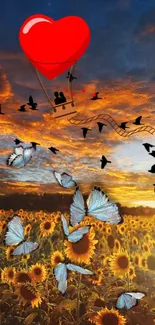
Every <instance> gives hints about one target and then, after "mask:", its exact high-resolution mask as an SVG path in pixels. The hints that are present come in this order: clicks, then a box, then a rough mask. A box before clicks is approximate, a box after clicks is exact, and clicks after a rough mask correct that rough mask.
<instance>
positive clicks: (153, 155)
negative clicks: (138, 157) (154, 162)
mask: <svg viewBox="0 0 155 325" xmlns="http://www.w3.org/2000/svg"><path fill="white" fill-rule="evenodd" d="M149 155H150V156H152V157H154V158H155V151H154V150H153V151H152V152H150V153H149Z"/></svg>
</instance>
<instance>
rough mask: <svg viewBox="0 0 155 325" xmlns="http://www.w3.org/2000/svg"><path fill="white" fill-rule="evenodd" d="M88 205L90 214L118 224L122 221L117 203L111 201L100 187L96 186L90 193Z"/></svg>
mask: <svg viewBox="0 0 155 325" xmlns="http://www.w3.org/2000/svg"><path fill="white" fill-rule="evenodd" d="M87 205H88V212H89V214H90V215H92V216H93V217H96V218H97V219H99V220H101V221H105V222H108V223H111V224H118V223H119V222H120V221H121V217H120V215H119V211H118V207H117V205H116V204H113V203H111V202H110V201H109V199H108V197H107V196H106V195H105V194H104V193H103V192H102V191H101V190H100V189H98V188H94V190H93V191H92V192H91V193H90V195H89V197H88V200H87Z"/></svg>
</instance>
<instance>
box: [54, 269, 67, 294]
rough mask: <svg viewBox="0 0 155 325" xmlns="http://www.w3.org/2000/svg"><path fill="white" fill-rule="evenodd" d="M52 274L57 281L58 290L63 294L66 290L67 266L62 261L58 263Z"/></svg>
mask: <svg viewBox="0 0 155 325" xmlns="http://www.w3.org/2000/svg"><path fill="white" fill-rule="evenodd" d="M54 275H55V278H56V280H57V281H58V290H59V291H60V292H61V293H62V294H64V293H65V292H66V290H67V267H66V265H65V264H64V263H59V264H58V265H57V266H56V267H55V269H54Z"/></svg>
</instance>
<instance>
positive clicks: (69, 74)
mask: <svg viewBox="0 0 155 325" xmlns="http://www.w3.org/2000/svg"><path fill="white" fill-rule="evenodd" d="M67 79H69V82H72V81H73V80H74V79H78V78H76V77H74V76H73V75H72V73H70V72H68V74H67Z"/></svg>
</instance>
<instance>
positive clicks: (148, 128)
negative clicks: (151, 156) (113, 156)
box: [68, 114, 155, 137]
mask: <svg viewBox="0 0 155 325" xmlns="http://www.w3.org/2000/svg"><path fill="white" fill-rule="evenodd" d="M96 120H99V121H101V120H104V121H106V122H108V123H109V124H110V126H111V127H112V128H113V129H114V130H115V131H116V132H117V133H118V134H119V135H120V136H122V137H129V136H131V135H134V134H136V133H139V132H148V133H150V134H152V135H153V134H154V133H155V128H153V127H152V126H149V125H147V126H142V127H139V128H137V129H134V130H132V131H126V130H122V129H121V128H120V127H119V126H118V124H117V123H116V121H115V120H114V119H113V117H112V116H110V115H108V114H100V115H95V116H93V117H90V118H87V119H77V118H76V117H75V118H74V117H72V118H71V119H68V121H69V122H70V123H71V124H74V125H80V124H88V123H90V122H92V121H96Z"/></svg>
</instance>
